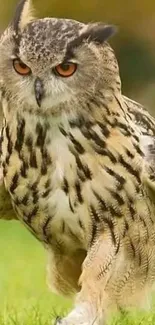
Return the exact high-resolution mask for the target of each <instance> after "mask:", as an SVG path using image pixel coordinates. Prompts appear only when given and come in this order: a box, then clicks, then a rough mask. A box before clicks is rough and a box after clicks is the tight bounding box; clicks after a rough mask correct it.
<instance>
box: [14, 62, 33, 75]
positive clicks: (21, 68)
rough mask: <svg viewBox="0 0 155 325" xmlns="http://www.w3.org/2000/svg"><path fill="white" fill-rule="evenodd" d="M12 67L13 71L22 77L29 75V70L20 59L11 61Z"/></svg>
mask: <svg viewBox="0 0 155 325" xmlns="http://www.w3.org/2000/svg"><path fill="white" fill-rule="evenodd" d="M13 67H14V69H15V71H16V72H17V73H19V74H20V75H22V76H27V75H28V74H30V73H31V69H30V68H29V67H28V66H27V65H26V64H25V63H23V62H22V61H21V60H20V59H15V60H13Z"/></svg>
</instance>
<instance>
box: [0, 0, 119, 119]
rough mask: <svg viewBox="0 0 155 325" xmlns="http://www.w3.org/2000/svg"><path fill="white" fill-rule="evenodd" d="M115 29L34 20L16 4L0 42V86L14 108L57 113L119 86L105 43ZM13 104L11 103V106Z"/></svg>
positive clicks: (25, 6) (28, 8)
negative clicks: (13, 13) (70, 105)
mask: <svg viewBox="0 0 155 325" xmlns="http://www.w3.org/2000/svg"><path fill="white" fill-rule="evenodd" d="M114 32H115V27H114V26H111V25H104V24H102V23H92V24H84V23H81V22H78V21H75V20H71V19H57V18H44V19H37V18H35V17H34V16H33V8H32V4H31V0H21V1H20V3H19V4H18V6H17V9H16V12H15V15H14V17H13V19H12V21H11V23H10V25H9V27H8V28H7V29H6V31H5V32H4V33H3V35H2V37H1V40H0V85H1V89H3V90H4V92H5V93H6V94H7V96H8V97H9V99H10V100H12V101H14V102H15V103H17V102H18V105H16V106H17V107H20V109H24V110H26V109H27V108H29V109H31V111H35V110H37V111H39V112H40V113H45V112H46V111H51V113H52V112H54V111H55V112H58V110H59V107H61V109H62V107H63V109H65V107H67V104H71V103H72V107H73V106H74V103H76V102H78V101H82V102H84V101H85V102H86V101H87V102H88V101H89V100H90V99H91V98H95V96H97V94H98V93H99V92H106V91H115V87H117V88H118V84H119V82H118V79H119V73H118V65H117V62H116V59H115V56H114V53H113V51H112V49H111V48H110V46H109V45H108V44H107V42H106V41H107V39H108V38H109V37H111V36H112V35H113V34H114ZM14 106H15V105H14Z"/></svg>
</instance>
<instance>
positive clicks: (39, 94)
mask: <svg viewBox="0 0 155 325" xmlns="http://www.w3.org/2000/svg"><path fill="white" fill-rule="evenodd" d="M34 92H35V97H36V101H37V104H38V106H39V107H40V106H41V101H42V99H43V95H44V86H43V82H42V80H41V79H40V78H36V80H35V83H34Z"/></svg>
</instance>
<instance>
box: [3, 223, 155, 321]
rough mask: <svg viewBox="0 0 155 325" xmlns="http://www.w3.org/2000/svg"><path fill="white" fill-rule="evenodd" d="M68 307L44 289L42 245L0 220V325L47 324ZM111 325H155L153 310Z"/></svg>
mask: <svg viewBox="0 0 155 325" xmlns="http://www.w3.org/2000/svg"><path fill="white" fill-rule="evenodd" d="M70 307H71V302H70V301H69V300H68V301H67V300H65V299H63V298H62V297H58V296H56V295H54V294H51V292H49V290H48V288H47V285H46V254H45V252H44V249H43V247H42V246H41V244H40V243H39V242H37V240H35V238H33V236H32V235H31V234H29V232H28V231H27V230H26V229H25V228H24V227H23V226H22V225H21V224H20V223H18V222H16V221H14V222H11V221H10V222H2V221H0V325H49V324H51V321H52V320H53V321H54V319H55V316H56V315H59V314H61V315H63V314H64V313H66V312H67V310H69V308H70ZM111 324H112V325H155V308H154V312H153V311H152V313H147V314H146V313H143V314H142V313H140V314H136V315H134V314H132V315H128V316H124V317H117V318H116V317H115V318H114V319H113V321H112V322H111ZM90 325H91V324H90Z"/></svg>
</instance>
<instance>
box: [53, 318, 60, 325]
mask: <svg viewBox="0 0 155 325" xmlns="http://www.w3.org/2000/svg"><path fill="white" fill-rule="evenodd" d="M61 320H62V318H61V317H60V316H57V317H56V319H55V322H54V325H60V324H61Z"/></svg>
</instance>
